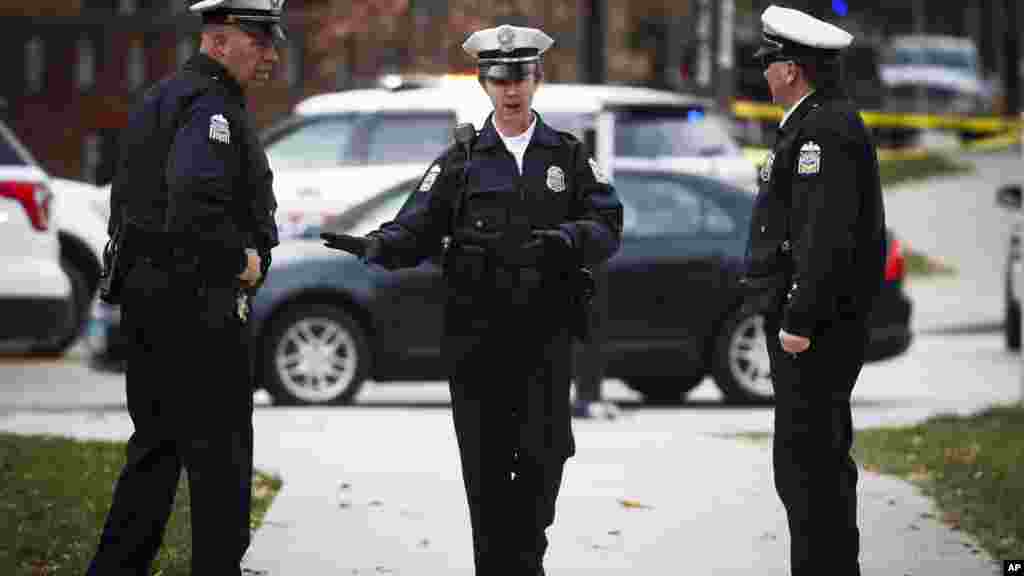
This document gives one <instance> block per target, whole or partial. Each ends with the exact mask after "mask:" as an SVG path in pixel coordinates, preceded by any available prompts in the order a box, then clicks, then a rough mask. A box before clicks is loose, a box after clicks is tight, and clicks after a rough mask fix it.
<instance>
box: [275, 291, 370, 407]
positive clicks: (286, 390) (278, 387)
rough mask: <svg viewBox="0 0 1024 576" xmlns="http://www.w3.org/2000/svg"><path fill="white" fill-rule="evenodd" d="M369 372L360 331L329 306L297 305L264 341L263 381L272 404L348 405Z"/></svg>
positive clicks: (356, 324)
mask: <svg viewBox="0 0 1024 576" xmlns="http://www.w3.org/2000/svg"><path fill="white" fill-rule="evenodd" d="M369 372H370V348H369V345H368V344H367V339H366V334H365V331H364V330H363V328H362V326H361V325H360V324H359V322H357V321H356V320H355V319H354V318H353V317H352V316H351V315H349V314H348V313H347V312H346V311H345V310H343V309H342V308H339V307H337V306H334V305H330V304H300V305H296V306H294V307H292V308H290V309H288V310H286V311H284V312H283V313H282V314H281V316H279V317H278V318H277V319H275V320H274V321H273V323H272V326H271V329H270V331H269V333H268V336H267V338H266V339H265V340H264V373H263V376H264V379H265V384H266V389H267V392H268V393H270V395H271V397H273V399H274V403H275V404H282V405H293V406H294V405H342V404H350V403H351V402H352V400H353V399H354V398H355V396H356V395H357V394H358V393H359V391H360V390H361V389H362V387H363V383H364V382H365V381H366V378H367V376H368V375H369Z"/></svg>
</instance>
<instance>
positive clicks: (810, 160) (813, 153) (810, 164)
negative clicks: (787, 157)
mask: <svg viewBox="0 0 1024 576" xmlns="http://www.w3.org/2000/svg"><path fill="white" fill-rule="evenodd" d="M818 172H821V147H820V146H818V145H817V144H815V143H814V142H808V143H806V144H804V145H803V146H801V147H800V158H799V159H798V160H797V166H796V173H797V174H800V175H802V176H809V175H811V174H817V173H818Z"/></svg>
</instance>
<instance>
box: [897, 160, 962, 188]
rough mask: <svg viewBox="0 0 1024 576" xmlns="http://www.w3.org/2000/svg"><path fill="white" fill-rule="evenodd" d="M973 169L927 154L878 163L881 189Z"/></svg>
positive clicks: (954, 161)
mask: <svg viewBox="0 0 1024 576" xmlns="http://www.w3.org/2000/svg"><path fill="white" fill-rule="evenodd" d="M973 169H974V168H973V167H972V166H971V165H970V164H964V163H961V162H957V161H956V160H954V159H952V158H950V157H949V156H946V155H944V154H940V153H928V154H924V155H921V156H913V157H908V158H901V159H899V160H888V161H885V162H880V163H879V171H880V172H879V175H880V176H881V180H882V187H883V188H889V187H891V186H894V185H896V184H902V183H905V182H909V181H912V180H922V179H925V178H932V177H936V176H949V175H953V174H963V173H966V172H971V171H973Z"/></svg>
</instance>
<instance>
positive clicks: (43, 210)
mask: <svg viewBox="0 0 1024 576" xmlns="http://www.w3.org/2000/svg"><path fill="white" fill-rule="evenodd" d="M54 210H55V200H54V194H53V191H52V189H51V182H50V179H49V177H48V176H47V175H46V173H45V172H43V170H41V169H40V168H39V166H38V164H37V163H36V162H35V160H34V159H33V158H32V156H31V154H29V152H28V150H26V149H25V148H24V147H23V146H21V144H20V143H19V142H18V141H17V139H16V138H15V137H14V134H13V133H11V132H10V130H8V129H7V127H6V126H4V125H3V124H2V123H0V268H2V269H3V271H4V273H3V274H2V275H0V318H3V322H0V349H3V350H5V351H8V350H10V351H18V352H23V351H28V350H33V349H37V348H39V347H43V348H44V349H50V348H53V347H57V346H58V340H59V339H60V336H61V334H62V333H63V331H64V328H65V326H66V324H67V323H68V322H69V319H70V312H71V298H72V286H71V282H70V280H69V279H68V276H67V274H65V272H64V269H63V268H62V266H61V251H60V241H59V239H58V236H57V225H56V222H54Z"/></svg>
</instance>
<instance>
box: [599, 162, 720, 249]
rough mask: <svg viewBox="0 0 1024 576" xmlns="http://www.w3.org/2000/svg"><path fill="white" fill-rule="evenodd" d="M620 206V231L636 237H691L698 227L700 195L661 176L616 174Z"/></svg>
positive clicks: (700, 213) (698, 229) (697, 230)
mask: <svg viewBox="0 0 1024 576" xmlns="http://www.w3.org/2000/svg"><path fill="white" fill-rule="evenodd" d="M615 189H616V191H617V192H618V193H619V197H620V199H621V201H622V207H623V214H622V218H623V234H626V235H629V236H635V237H641V238H645V237H653V236H692V235H695V234H697V233H698V232H699V231H700V230H701V227H702V225H701V219H702V217H703V214H702V206H701V197H700V194H699V193H698V192H697V191H695V190H693V189H692V188H688V187H685V186H683V185H681V183H679V182H676V181H674V180H670V179H668V178H664V177H657V176H633V175H626V174H622V173H619V174H617V175H616V180H615Z"/></svg>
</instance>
